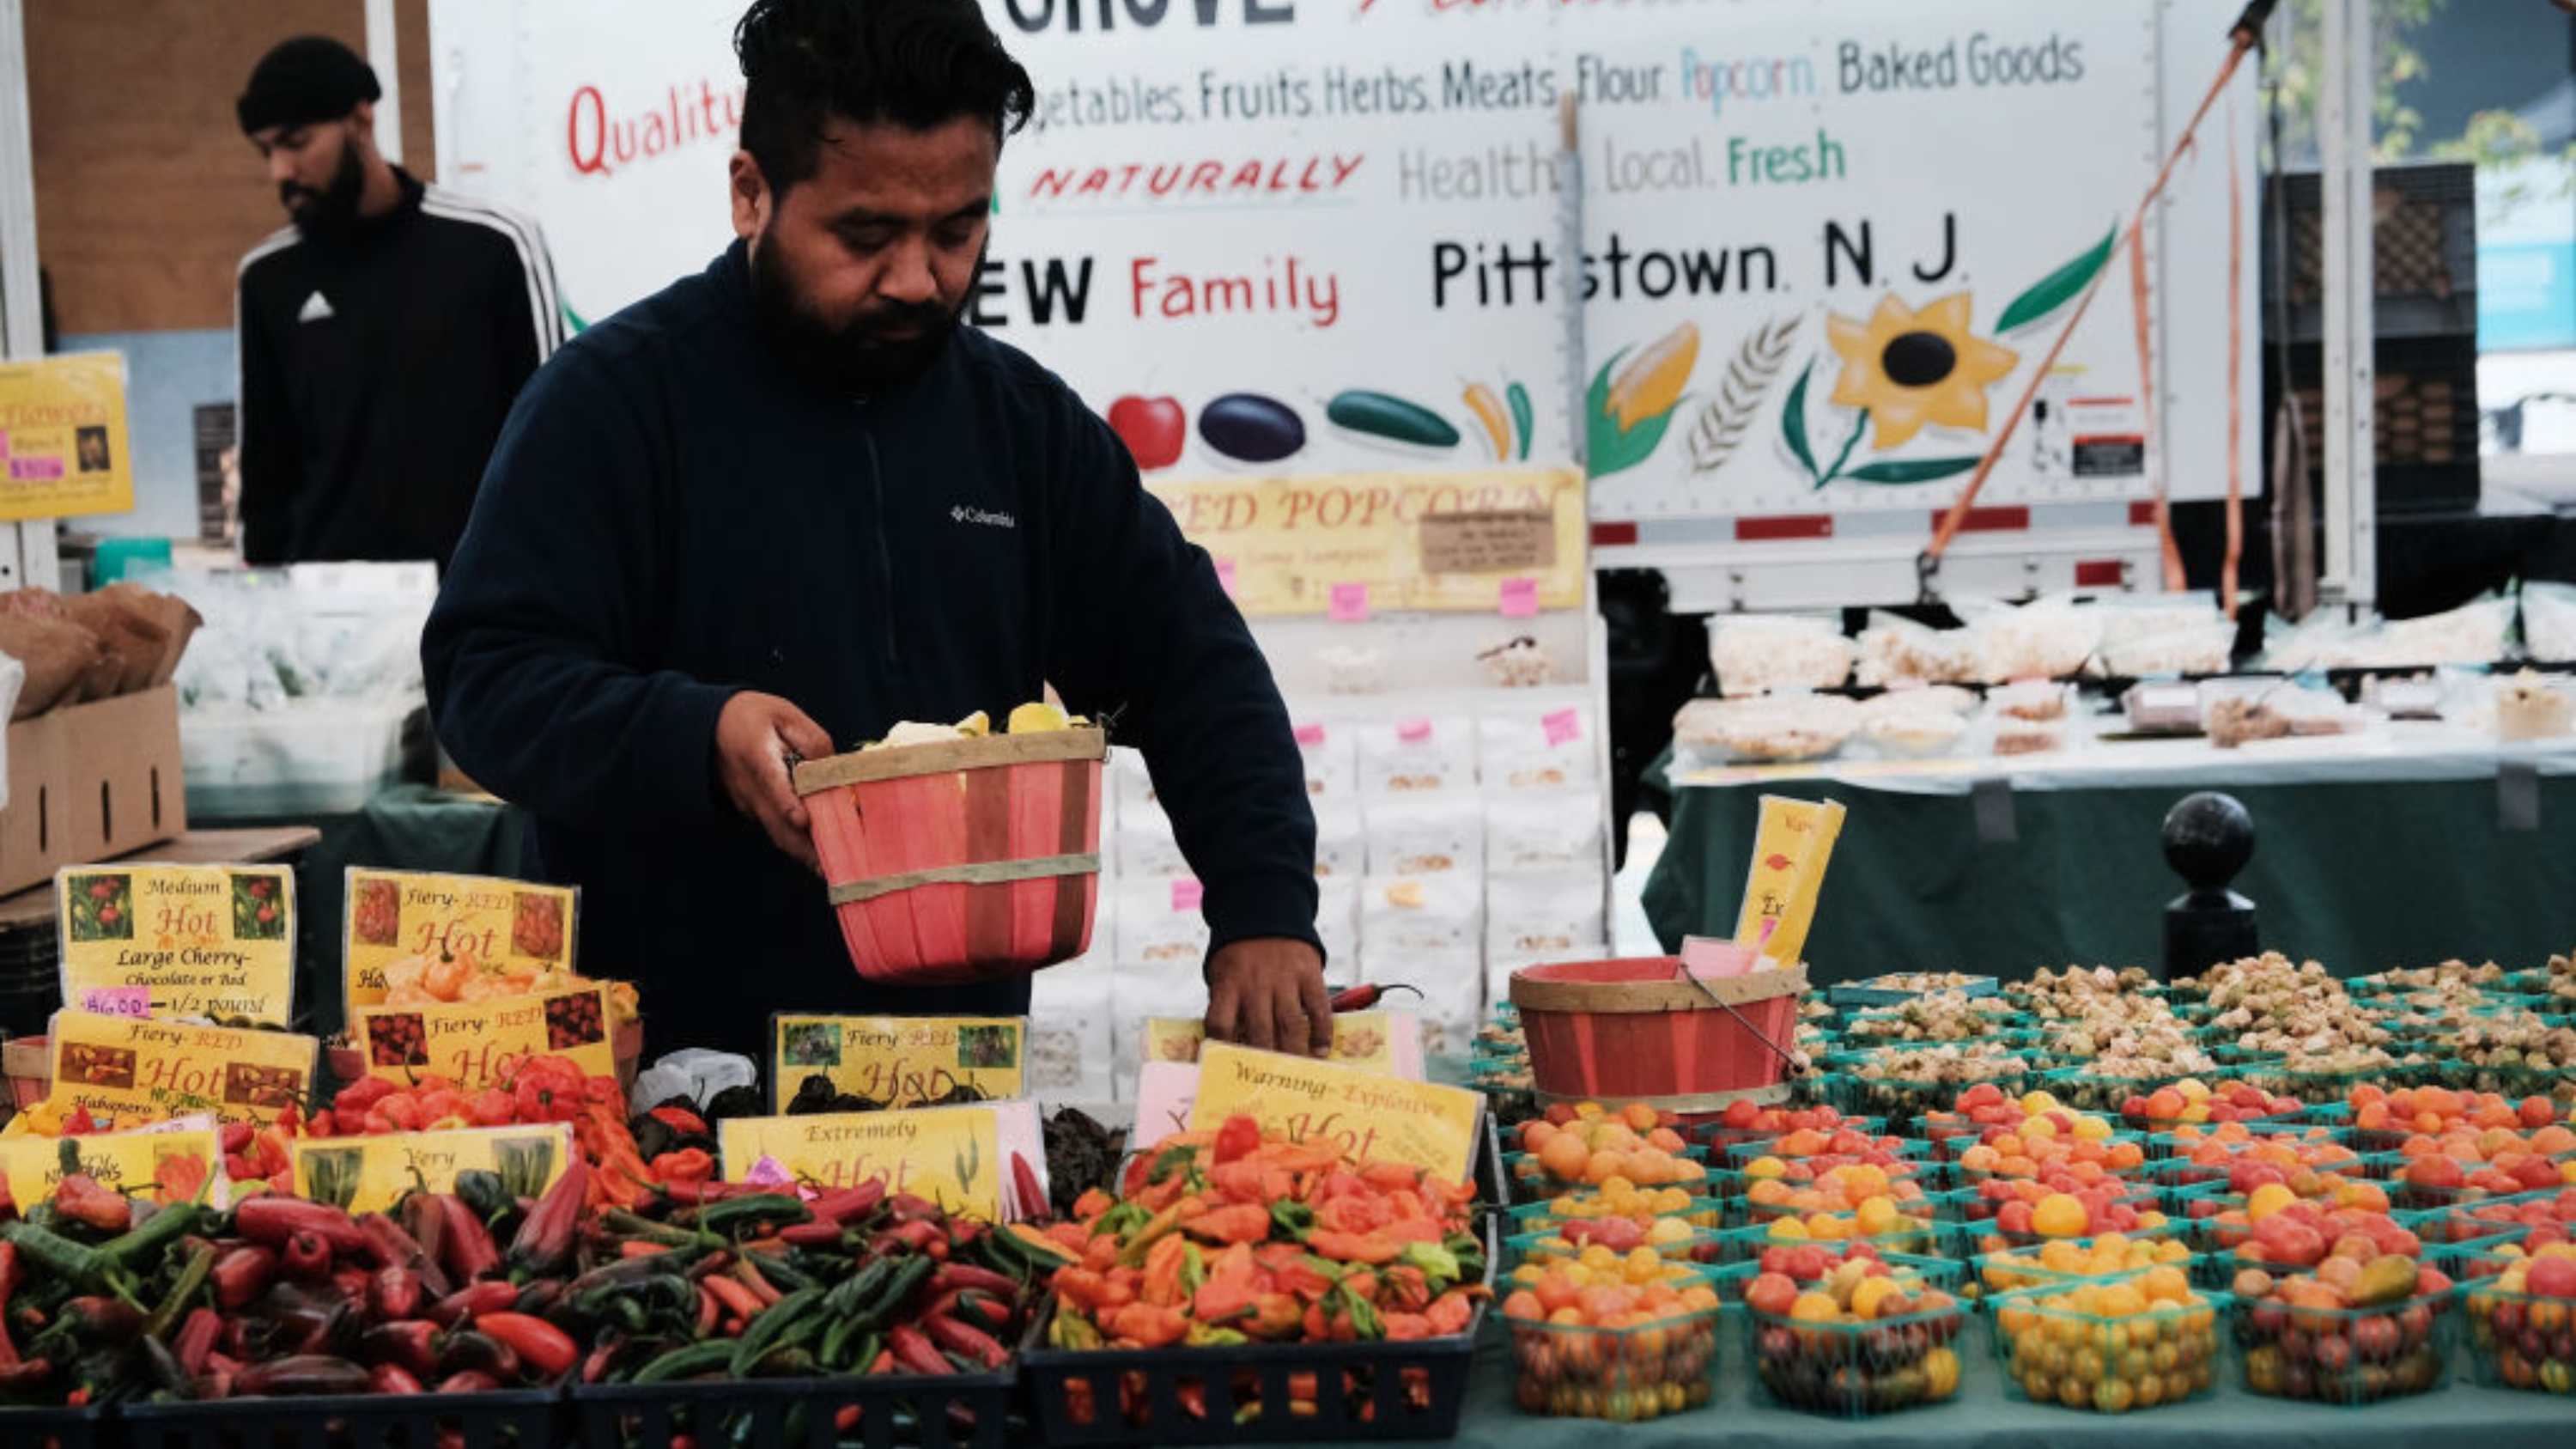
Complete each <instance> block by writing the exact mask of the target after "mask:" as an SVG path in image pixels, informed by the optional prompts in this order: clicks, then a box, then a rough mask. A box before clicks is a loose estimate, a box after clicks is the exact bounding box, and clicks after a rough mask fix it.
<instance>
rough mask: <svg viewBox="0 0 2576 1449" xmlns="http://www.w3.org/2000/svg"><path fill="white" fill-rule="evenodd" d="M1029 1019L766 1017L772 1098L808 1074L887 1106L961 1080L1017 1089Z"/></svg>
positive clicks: (941, 1096) (937, 1095)
mask: <svg viewBox="0 0 2576 1449" xmlns="http://www.w3.org/2000/svg"><path fill="white" fill-rule="evenodd" d="M1027 1035H1028V1019H1027V1018H1026V1017H1019V1016H790V1015H786V1014H783V1013H782V1014H781V1015H779V1016H777V1017H775V1018H773V1019H772V1030H771V1045H772V1058H773V1064H774V1066H775V1068H776V1069H775V1070H774V1071H772V1072H771V1073H770V1083H771V1089H772V1090H773V1091H774V1092H775V1093H776V1094H777V1095H776V1097H775V1098H774V1099H773V1102H772V1105H774V1106H777V1107H780V1108H784V1107H785V1106H786V1104H787V1102H788V1101H789V1099H791V1098H793V1097H794V1096H795V1095H796V1093H797V1091H798V1089H799V1088H800V1087H801V1086H802V1085H803V1084H804V1082H805V1079H806V1078H808V1077H812V1076H816V1075H820V1076H822V1077H823V1078H825V1079H826V1080H828V1081H830V1082H831V1084H832V1089H833V1090H834V1091H835V1092H847V1093H850V1094H852V1095H855V1096H860V1097H865V1098H867V1099H868V1100H869V1101H872V1102H876V1103H878V1104H880V1105H882V1106H887V1107H920V1106H927V1105H930V1104H933V1103H936V1102H940V1101H943V1100H945V1099H946V1098H947V1097H948V1096H949V1094H950V1093H952V1092H955V1091H956V1090H957V1089H958V1088H960V1087H971V1088H973V1089H974V1090H975V1091H977V1092H980V1093H982V1094H983V1095H984V1096H986V1097H991V1098H996V1099H999V1098H1003V1097H1016V1096H1018V1095H1020V1092H1021V1081H1022V1075H1021V1066H1022V1056H1023V1051H1022V1048H1023V1047H1024V1045H1025V1042H1026V1038H1027Z"/></svg>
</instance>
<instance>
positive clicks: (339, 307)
mask: <svg viewBox="0 0 2576 1449" xmlns="http://www.w3.org/2000/svg"><path fill="white" fill-rule="evenodd" d="M383 94H384V93H383V91H382V90H381V89H380V88H379V87H378V85H377V83H376V73H375V72H374V71H373V70H372V69H370V68H369V67H368V65H367V63H366V62H365V61H363V60H360V59H359V58H358V56H357V55H356V53H354V52H352V51H351V50H350V49H349V48H348V47H347V46H345V45H342V44H341V43H340V42H338V41H336V40H331V39H328V38H326V37H323V36H318V35H311V36H303V37H299V38H297V39H294V40H289V41H286V42H285V43H283V44H281V45H279V46H278V47H277V48H276V49H274V50H271V51H270V52H269V53H268V54H267V55H266V56H264V57H262V58H261V60H260V62H259V65H258V66H257V67H256V68H255V69H253V70H252V71H251V75H250V85H249V87H248V88H247V89H245V90H244V91H243V92H242V96H241V99H240V101H239V102H237V103H236V105H235V108H234V109H235V112H236V115H237V118H238V119H239V120H240V122H241V128H242V133H243V134H244V135H246V136H248V137H249V138H250V141H251V145H252V146H253V147H254V148H256V149H257V151H258V152H259V155H260V158H261V160H262V161H263V162H264V163H265V164H266V165H267V168H268V179H269V181H270V182H271V183H272V184H274V185H275V186H276V187H277V196H278V200H279V201H280V202H281V203H283V204H284V206H285V207H286V213H287V215H288V217H290V218H291V219H292V221H293V224H292V225H290V226H288V227H286V228H285V229H284V230H282V231H279V232H277V233H276V234H274V235H272V236H270V237H269V238H268V239H267V240H265V241H263V242H261V243H260V244H259V245H258V246H255V247H253V248H251V249H250V252H249V254H248V255H246V256H244V257H243V258H242V260H241V268H240V271H239V273H238V280H237V282H236V290H235V296H234V309H233V331H234V340H235V345H236V349H237V357H238V359H239V362H240V366H241V380H240V392H239V393H238V397H239V400H240V412H239V436H240V439H241V515H242V556H243V557H244V558H245V559H246V560H248V561H249V562H251V563H255V564H283V563H299V562H306V561H313V560H329V559H374V560H380V561H404V560H413V559H430V560H433V561H435V562H437V563H439V564H441V565H444V564H446V562H447V560H448V556H449V555H450V554H452V553H454V552H455V551H456V540H457V538H458V536H459V535H461V534H463V533H464V531H465V519H466V517H467V515H468V514H469V513H471V512H472V511H473V507H474V489H475V485H476V484H477V483H479V482H480V481H481V480H482V477H483V467H484V464H485V463H486V462H487V461H489V460H490V458H491V454H492V443H493V440H494V439H495V438H497V437H498V436H499V435H500V432H501V420H502V419H503V418H504V417H506V416H507V415H508V414H509V411H510V404H511V402H512V401H513V400H515V399H516V398H517V397H518V395H519V389H520V387H521V386H522V385H524V384H525V383H526V382H527V380H528V376H529V374H531V373H533V372H535V371H536V370H537V367H538V365H539V364H540V363H542V362H544V361H545V360H546V358H547V357H548V356H549V355H551V354H552V353H553V352H554V350H555V348H556V346H557V345H558V344H560V343H561V342H562V340H563V334H562V322H561V320H560V311H559V309H558V307H557V305H556V301H555V276H554V263H553V262H552V261H550V260H549V259H548V258H547V256H546V244H545V239H544V238H543V237H542V236H541V235H539V233H538V231H537V226H536V223H535V222H532V221H530V220H528V219H526V218H525V217H521V216H518V215H515V214H513V213H510V212H507V211H503V210H502V209H500V208H499V207H495V206H491V205H489V204H487V203H484V202H480V201H473V200H469V199H467V198H465V197H462V196H459V195H457V194H455V193H453V192H450V191H445V190H442V189H441V188H439V187H436V186H425V185H423V184H422V183H421V182H420V181H419V180H417V179H416V178H414V177H413V176H411V175H410V174H409V173H407V172H405V171H404V170H403V169H402V168H400V167H398V166H395V165H392V164H391V163H389V162H387V161H386V160H385V157H384V153H383V152H382V151H380V150H378V149H377V146H376V130H375V123H376V106H375V103H376V101H377V100H378V99H380V98H381V97H382V96H383Z"/></svg>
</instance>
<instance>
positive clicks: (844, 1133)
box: [716, 1107, 1002, 1221]
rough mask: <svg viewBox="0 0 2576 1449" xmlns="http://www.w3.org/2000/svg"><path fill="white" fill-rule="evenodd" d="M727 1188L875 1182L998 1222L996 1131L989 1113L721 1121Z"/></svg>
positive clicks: (968, 1110)
mask: <svg viewBox="0 0 2576 1449" xmlns="http://www.w3.org/2000/svg"><path fill="white" fill-rule="evenodd" d="M716 1143H717V1145H718V1147H720V1148H721V1149H722V1153H723V1158H724V1175H725V1180H726V1181H728V1182H757V1181H760V1180H762V1178H763V1177H764V1176H765V1175H769V1174H783V1176H781V1177H780V1180H781V1181H794V1182H802V1183H811V1184H812V1185H814V1186H816V1187H818V1188H821V1189H822V1190H824V1191H826V1192H829V1191H833V1190H835V1189H839V1188H844V1187H856V1186H858V1185H859V1184H861V1183H863V1182H868V1181H871V1180H882V1181H883V1182H884V1183H885V1185H886V1190H887V1191H888V1192H908V1193H911V1194H913V1195H914V1196H916V1197H924V1198H928V1199H930V1200H931V1201H933V1202H936V1203H938V1204H939V1205H940V1206H941V1207H944V1208H946V1209H948V1210H949V1211H950V1212H955V1213H962V1214H964V1215H965V1216H968V1217H973V1218H982V1219H985V1220H987V1221H998V1220H999V1219H1000V1217H1001V1209H1002V1146H1001V1125H1000V1121H999V1118H998V1116H997V1115H996V1113H995V1111H994V1109H993V1108H990V1107H932V1108H925V1109H922V1110H919V1111H909V1112H818V1113H812V1114H809V1115H804V1116H796V1117H728V1118H726V1119H725V1120H724V1121H723V1122H721V1123H719V1124H717V1127H716Z"/></svg>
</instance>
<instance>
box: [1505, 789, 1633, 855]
mask: <svg viewBox="0 0 2576 1449" xmlns="http://www.w3.org/2000/svg"><path fill="white" fill-rule="evenodd" d="M1601 844H1602V823H1601V791H1600V790H1599V788H1598V787H1595V786H1589V785H1587V786H1581V787H1578V788H1574V789H1567V790H1513V791H1506V792H1502V793H1498V794H1490V795H1488V796H1487V797H1486V798H1485V869H1486V870H1488V871H1490V872H1492V873H1493V874H1495V875H1502V874H1504V873H1506V872H1512V871H1542V870H1557V871H1590V872H1592V873H1594V874H1595V875H1596V876H1597V875H1598V874H1599V873H1600V871H1601V870H1602V869H1603V868H1604V866H1605V864H1606V857H1605V856H1604V854H1603V852H1602V849H1601Z"/></svg>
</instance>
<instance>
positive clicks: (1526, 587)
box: [1502, 578, 1538, 619]
mask: <svg viewBox="0 0 2576 1449" xmlns="http://www.w3.org/2000/svg"><path fill="white" fill-rule="evenodd" d="M1502 608H1503V617H1504V618H1506V619H1535V618H1537V617H1538V580H1536V579H1529V578H1512V579H1505V580H1503V598H1502Z"/></svg>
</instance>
